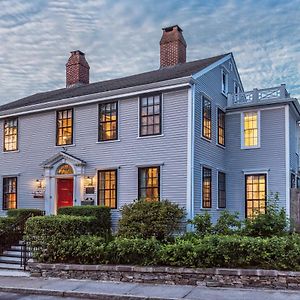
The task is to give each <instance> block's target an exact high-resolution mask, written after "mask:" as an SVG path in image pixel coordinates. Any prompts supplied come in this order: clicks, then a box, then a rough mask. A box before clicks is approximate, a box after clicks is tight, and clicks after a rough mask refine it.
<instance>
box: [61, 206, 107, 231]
mask: <svg viewBox="0 0 300 300" xmlns="http://www.w3.org/2000/svg"><path fill="white" fill-rule="evenodd" d="M57 213H58V215H69V216H85V217H90V216H93V217H95V218H96V222H95V228H97V230H98V231H99V235H106V234H109V233H110V232H111V212H110V208H109V207H106V206H93V205H86V206H68V207H61V208H59V209H58V212H57Z"/></svg>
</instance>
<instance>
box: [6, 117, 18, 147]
mask: <svg viewBox="0 0 300 300" xmlns="http://www.w3.org/2000/svg"><path fill="white" fill-rule="evenodd" d="M3 148H4V149H3V150H4V151H5V152H9V151H16V150H18V119H17V118H13V119H6V120H4V143H3Z"/></svg>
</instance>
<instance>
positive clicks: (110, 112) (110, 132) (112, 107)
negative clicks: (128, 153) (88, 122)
mask: <svg viewBox="0 0 300 300" xmlns="http://www.w3.org/2000/svg"><path fill="white" fill-rule="evenodd" d="M117 139H118V102H117V101H114V102H107V103H101V104H100V105H99V137H98V141H99V142H102V141H111V140H117Z"/></svg>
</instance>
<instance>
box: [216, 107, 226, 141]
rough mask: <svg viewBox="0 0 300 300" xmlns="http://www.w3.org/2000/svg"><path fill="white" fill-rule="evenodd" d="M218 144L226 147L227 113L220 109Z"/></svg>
mask: <svg viewBox="0 0 300 300" xmlns="http://www.w3.org/2000/svg"><path fill="white" fill-rule="evenodd" d="M218 144H219V145H222V146H225V113H224V111H223V110H221V109H220V108H218Z"/></svg>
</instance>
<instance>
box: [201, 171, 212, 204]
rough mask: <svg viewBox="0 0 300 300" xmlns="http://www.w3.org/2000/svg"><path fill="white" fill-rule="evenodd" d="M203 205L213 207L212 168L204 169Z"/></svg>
mask: <svg viewBox="0 0 300 300" xmlns="http://www.w3.org/2000/svg"><path fill="white" fill-rule="evenodd" d="M202 207H203V208H211V169H209V168H205V167H203V170H202Z"/></svg>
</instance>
